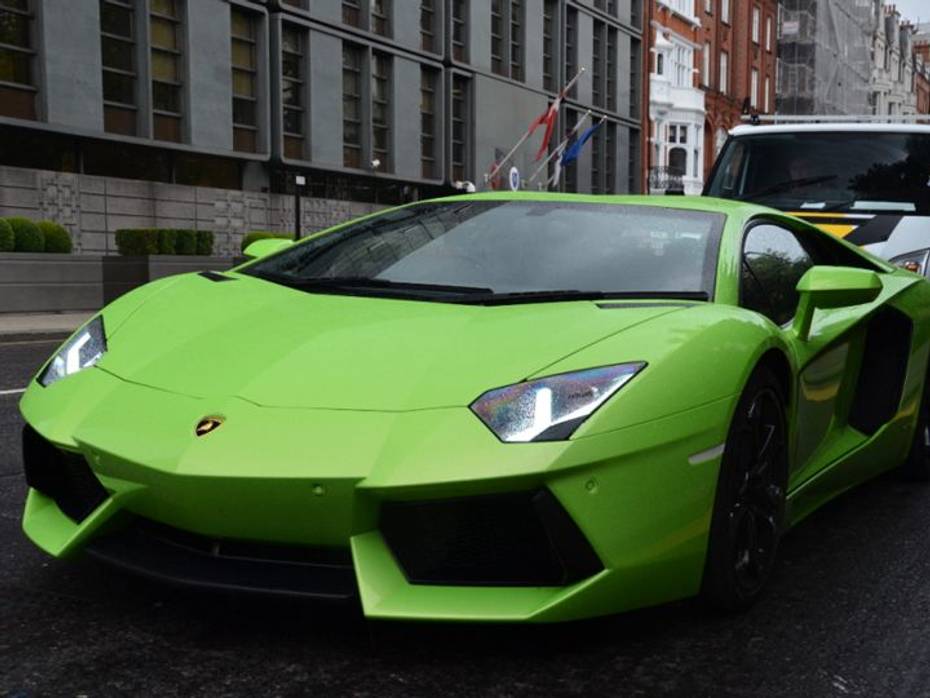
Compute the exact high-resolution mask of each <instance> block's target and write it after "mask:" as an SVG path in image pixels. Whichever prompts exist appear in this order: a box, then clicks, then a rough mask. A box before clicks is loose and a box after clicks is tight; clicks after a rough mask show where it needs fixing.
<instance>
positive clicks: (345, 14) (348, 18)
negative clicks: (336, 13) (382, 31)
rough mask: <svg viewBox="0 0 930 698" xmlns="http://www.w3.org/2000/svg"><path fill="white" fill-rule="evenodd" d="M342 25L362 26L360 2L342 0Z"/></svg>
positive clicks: (359, 0) (358, 0)
mask: <svg viewBox="0 0 930 698" xmlns="http://www.w3.org/2000/svg"><path fill="white" fill-rule="evenodd" d="M342 23H343V24H348V25H349V26H351V27H360V26H362V3H361V0H342Z"/></svg>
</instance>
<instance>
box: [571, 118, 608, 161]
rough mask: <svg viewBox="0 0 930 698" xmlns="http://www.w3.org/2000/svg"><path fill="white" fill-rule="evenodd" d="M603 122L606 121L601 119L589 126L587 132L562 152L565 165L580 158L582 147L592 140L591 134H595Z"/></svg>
mask: <svg viewBox="0 0 930 698" xmlns="http://www.w3.org/2000/svg"><path fill="white" fill-rule="evenodd" d="M603 123H604V121H603V120H601V121H598V122H597V123H596V124H594V125H592V126H588V128H587V129H586V130H585V132H584V133H582V134H581V135H580V136H579V137H578V140H576V141H575V142H574V143H572V144H571V145H570V146H568V148H566V149H565V152H564V153H562V160H561V164H562V165H563V166H565V165H567V164H568V163H570V162H574V161H575V160H577V159H578V156H579V155H581V150H582V148H584V144H585V143H587V142H588V141H589V140H591V136H593V135H594V134H595V132H596V131H597V130H598V129H599V128H600V127H601V124H603Z"/></svg>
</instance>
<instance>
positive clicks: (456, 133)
mask: <svg viewBox="0 0 930 698" xmlns="http://www.w3.org/2000/svg"><path fill="white" fill-rule="evenodd" d="M469 96H470V95H469V82H468V78H466V77H465V76H463V75H453V76H452V181H458V182H461V181H465V180H467V179H468V175H469V171H470V167H469V160H470V158H469V148H470V140H471V139H470V138H469V133H468V123H469V121H470V119H469V111H470V102H469Z"/></svg>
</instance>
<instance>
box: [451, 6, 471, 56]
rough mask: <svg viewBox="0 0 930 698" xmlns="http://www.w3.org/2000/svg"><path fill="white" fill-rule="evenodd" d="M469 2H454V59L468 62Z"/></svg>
mask: <svg viewBox="0 0 930 698" xmlns="http://www.w3.org/2000/svg"><path fill="white" fill-rule="evenodd" d="M467 17H468V0H452V58H453V59H454V60H456V61H463V62H464V61H467V60H468V51H467V50H466V42H467V40H468V23H467Z"/></svg>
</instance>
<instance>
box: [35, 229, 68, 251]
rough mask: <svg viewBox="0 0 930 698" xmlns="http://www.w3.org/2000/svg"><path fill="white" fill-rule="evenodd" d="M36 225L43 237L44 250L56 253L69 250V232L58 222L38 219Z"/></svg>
mask: <svg viewBox="0 0 930 698" xmlns="http://www.w3.org/2000/svg"><path fill="white" fill-rule="evenodd" d="M36 225H38V226H39V230H40V231H41V232H42V235H43V236H44V237H45V251H46V252H54V253H57V254H68V253H69V252H71V248H72V245H71V233H69V232H68V229H67V228H65V227H64V226H63V225H61V224H60V223H56V222H55V221H39V222H38V223H37V224H36Z"/></svg>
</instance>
